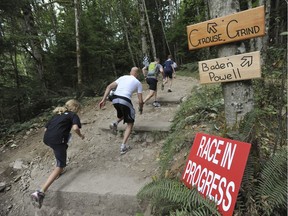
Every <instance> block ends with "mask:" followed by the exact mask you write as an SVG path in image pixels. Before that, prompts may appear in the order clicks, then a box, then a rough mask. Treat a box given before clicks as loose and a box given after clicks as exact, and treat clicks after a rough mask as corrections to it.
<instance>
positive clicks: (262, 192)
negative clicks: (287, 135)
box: [256, 148, 287, 215]
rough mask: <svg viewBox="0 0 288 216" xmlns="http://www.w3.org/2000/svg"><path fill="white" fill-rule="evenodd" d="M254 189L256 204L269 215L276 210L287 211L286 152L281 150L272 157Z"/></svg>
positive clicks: (284, 149)
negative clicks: (283, 209) (256, 195)
mask: <svg viewBox="0 0 288 216" xmlns="http://www.w3.org/2000/svg"><path fill="white" fill-rule="evenodd" d="M259 182H260V184H259V186H258V187H257V188H256V191H257V194H258V197H257V202H259V205H260V206H262V208H263V210H264V211H265V212H266V213H267V214H268V215H270V213H271V212H274V211H277V209H278V208H281V207H282V208H283V207H284V208H285V209H287V150H286V148H283V149H282V150H281V151H279V152H277V153H276V154H275V155H274V156H272V157H271V158H270V159H269V160H268V161H267V163H266V164H265V165H264V168H263V170H262V172H261V178H260V180H259Z"/></svg>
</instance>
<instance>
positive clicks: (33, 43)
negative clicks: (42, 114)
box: [22, 3, 47, 95]
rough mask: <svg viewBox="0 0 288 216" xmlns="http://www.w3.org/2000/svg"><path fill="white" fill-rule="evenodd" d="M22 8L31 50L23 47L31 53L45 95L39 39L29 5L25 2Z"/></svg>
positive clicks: (41, 51)
mask: <svg viewBox="0 0 288 216" xmlns="http://www.w3.org/2000/svg"><path fill="white" fill-rule="evenodd" d="M22 9H23V18H24V21H25V27H26V32H27V34H28V35H29V40H30V42H29V44H30V47H31V50H30V49H29V48H27V47H25V49H26V50H27V51H28V52H29V53H30V54H31V55H32V57H33V59H34V60H35V65H36V70H37V72H38V76H39V80H40V85H41V86H42V92H43V94H44V95H46V94H47V87H46V84H45V79H44V65H43V49H42V47H41V41H40V39H39V35H38V32H37V28H36V27H35V21H34V17H33V13H32V9H31V5H30V4H29V3H27V4H25V5H24V6H23V8H22Z"/></svg>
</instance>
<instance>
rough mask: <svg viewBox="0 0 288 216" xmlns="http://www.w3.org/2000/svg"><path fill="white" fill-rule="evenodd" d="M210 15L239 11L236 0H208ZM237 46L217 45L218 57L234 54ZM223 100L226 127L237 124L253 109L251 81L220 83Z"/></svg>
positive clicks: (223, 14) (215, 15) (222, 14)
mask: <svg viewBox="0 0 288 216" xmlns="http://www.w3.org/2000/svg"><path fill="white" fill-rule="evenodd" d="M209 9H210V11H209V12H210V17H211V19H214V18H216V17H222V16H226V15H229V14H233V13H237V11H239V3H238V1H233V0H227V1H224V0H213V1H212V0H211V1H209ZM236 53H237V46H236V45H235V44H228V45H222V46H219V50H218V57H225V56H231V55H235V54H236ZM222 89H223V95H224V101H225V118H226V125H227V127H233V126H237V124H238V123H239V121H240V120H241V119H243V117H244V116H245V114H246V113H248V112H250V111H251V110H252V109H253V106H254V101H253V89H252V85H251V81H240V82H229V83H223V84H222Z"/></svg>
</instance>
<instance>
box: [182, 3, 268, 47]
mask: <svg viewBox="0 0 288 216" xmlns="http://www.w3.org/2000/svg"><path fill="white" fill-rule="evenodd" d="M263 35H265V15H264V6H260V7H257V8H253V9H250V10H246V11H242V12H239V13H236V14H232V15H228V16H225V17H219V18H216V19H213V20H209V21H206V22H202V23H197V24H195V25H190V26H187V36H188V46H189V50H193V49H198V48H203V47H208V46H215V45H219V44H224V43H230V42H233V41H239V40H245V39H248V38H253V37H259V36H263Z"/></svg>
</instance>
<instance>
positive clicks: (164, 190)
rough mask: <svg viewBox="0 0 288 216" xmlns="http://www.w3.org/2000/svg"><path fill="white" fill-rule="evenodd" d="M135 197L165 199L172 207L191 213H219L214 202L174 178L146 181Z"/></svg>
mask: <svg viewBox="0 0 288 216" xmlns="http://www.w3.org/2000/svg"><path fill="white" fill-rule="evenodd" d="M137 197H138V198H139V199H145V200H150V202H153V200H157V199H158V200H159V199H160V200H165V202H166V203H171V205H174V207H176V208H174V209H177V208H178V209H179V208H180V209H182V210H185V211H188V212H190V213H192V212H194V213H193V215H199V216H200V215H220V214H219V213H218V212H217V208H216V204H215V203H214V202H212V201H211V200H208V199H204V198H203V197H202V196H201V195H200V194H199V192H198V191H197V190H196V189H192V190H189V189H188V188H187V187H186V186H185V185H184V184H182V183H180V182H179V181H175V180H169V179H162V180H158V181H154V182H151V183H148V184H147V185H145V186H144V187H143V188H142V189H141V190H140V191H139V192H138V194H137ZM158 207H159V206H158ZM156 208H157V206H156Z"/></svg>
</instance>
